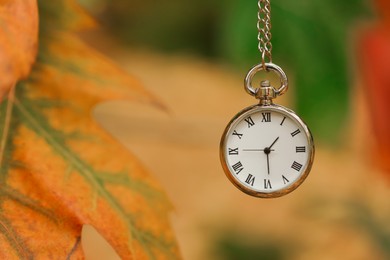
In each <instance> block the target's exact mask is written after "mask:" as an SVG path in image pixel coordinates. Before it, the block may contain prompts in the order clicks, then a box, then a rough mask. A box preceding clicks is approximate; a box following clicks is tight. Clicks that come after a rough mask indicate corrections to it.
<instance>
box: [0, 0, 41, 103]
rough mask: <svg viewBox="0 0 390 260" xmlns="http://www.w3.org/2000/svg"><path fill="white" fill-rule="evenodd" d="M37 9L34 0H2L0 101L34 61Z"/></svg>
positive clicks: (25, 73)
mask: <svg viewBox="0 0 390 260" xmlns="http://www.w3.org/2000/svg"><path fill="white" fill-rule="evenodd" d="M37 43H38V10H37V2H36V1H35V0H1V1H0V78H1V80H0V101H1V100H2V99H3V97H4V96H5V95H6V93H7V92H8V91H9V89H10V88H11V87H12V86H14V85H15V83H16V82H17V81H18V80H19V79H23V78H26V77H27V76H28V74H29V72H30V69H31V65H32V64H33V63H34V61H35V57H36V53H37Z"/></svg>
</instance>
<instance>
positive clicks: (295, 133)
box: [291, 129, 301, 137]
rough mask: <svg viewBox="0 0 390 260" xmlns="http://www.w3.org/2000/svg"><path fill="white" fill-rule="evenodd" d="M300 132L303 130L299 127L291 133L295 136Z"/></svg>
mask: <svg viewBox="0 0 390 260" xmlns="http://www.w3.org/2000/svg"><path fill="white" fill-rule="evenodd" d="M300 132H301V130H299V129H297V130H295V131H294V132H292V133H291V136H292V137H294V136H296V135H297V134H299V133H300Z"/></svg>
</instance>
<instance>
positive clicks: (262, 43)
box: [257, 0, 272, 69]
mask: <svg viewBox="0 0 390 260" xmlns="http://www.w3.org/2000/svg"><path fill="white" fill-rule="evenodd" d="M257 5H258V7H259V11H258V13H257V18H258V21H257V30H258V32H259V34H258V36H257V39H258V40H259V45H258V48H259V51H260V53H261V61H262V64H263V68H264V69H265V67H266V66H265V64H266V63H272V43H271V38H272V34H271V27H272V25H271V3H270V0H258V4H257Z"/></svg>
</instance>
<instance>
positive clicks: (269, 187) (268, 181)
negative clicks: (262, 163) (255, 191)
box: [264, 179, 272, 190]
mask: <svg viewBox="0 0 390 260" xmlns="http://www.w3.org/2000/svg"><path fill="white" fill-rule="evenodd" d="M264 189H266V190H268V189H272V185H271V181H270V180H266V179H264Z"/></svg>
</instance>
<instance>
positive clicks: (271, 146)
mask: <svg viewBox="0 0 390 260" xmlns="http://www.w3.org/2000/svg"><path fill="white" fill-rule="evenodd" d="M278 140H279V136H278V137H277V138H276V139H275V141H274V142H273V143H272V144H271V145H270V147H268V148H269V149H271V148H272V146H274V144H276V142H277V141H278Z"/></svg>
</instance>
